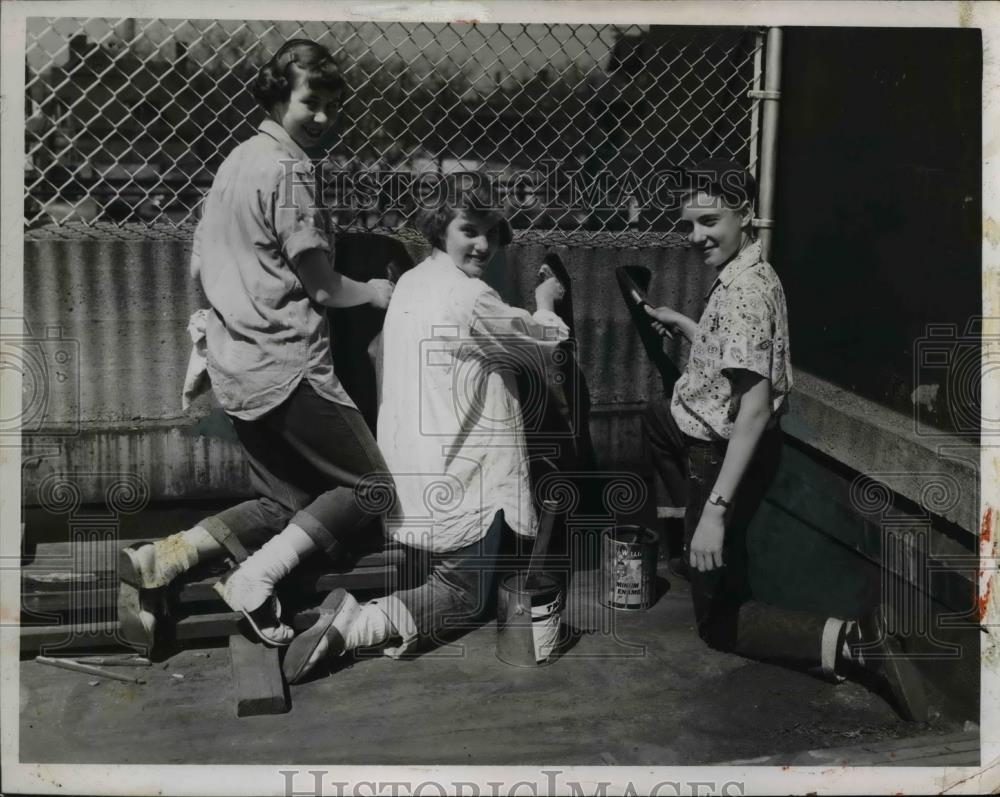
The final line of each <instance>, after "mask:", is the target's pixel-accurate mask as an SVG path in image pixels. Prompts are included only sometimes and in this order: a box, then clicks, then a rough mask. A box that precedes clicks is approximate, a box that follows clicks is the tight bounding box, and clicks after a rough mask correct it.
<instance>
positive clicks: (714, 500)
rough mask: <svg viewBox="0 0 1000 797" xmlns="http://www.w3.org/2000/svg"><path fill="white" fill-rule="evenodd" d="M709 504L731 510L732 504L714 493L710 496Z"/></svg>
mask: <svg viewBox="0 0 1000 797" xmlns="http://www.w3.org/2000/svg"><path fill="white" fill-rule="evenodd" d="M708 503H710V504H715V505H716V506H721V507H722V508H723V509H729V507H731V506H732V503H731V502H729V501H727V500H726V499H725V498H723V497H722V496H721V495H720V494H719V493H716V492H712V493H709V494H708Z"/></svg>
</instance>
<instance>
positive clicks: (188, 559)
mask: <svg viewBox="0 0 1000 797" xmlns="http://www.w3.org/2000/svg"><path fill="white" fill-rule="evenodd" d="M186 534H187V532H181V533H180V534H171V535H170V536H169V537H165V538H164V539H162V540H156V541H155V542H154V543H153V556H152V562H150V561H149V559H148V558H147V559H146V565H145V566H144V568H143V570H144V572H143V581H144V583H146V584H147V585H149V586H162V585H164V584H169V583H170V582H171V581H173V580H174V579H175V578H177V576H179V575H180V574H181V573H185V572H187V571H188V570H190V569H191V568H192V567H194V566H195V565H196V564H198V558H199V557H198V549H197V548H196V547H195V546H194V545H192V544H191V543H190V542H189V541H188V539H187V537H186V536H185V535H186ZM149 564H152V572H147V571H146V567H148V565H149Z"/></svg>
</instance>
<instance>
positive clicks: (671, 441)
mask: <svg viewBox="0 0 1000 797" xmlns="http://www.w3.org/2000/svg"><path fill="white" fill-rule="evenodd" d="M642 432H643V439H644V440H645V441H646V446H647V447H648V454H649V459H650V460H651V461H652V463H653V468H654V469H655V470H656V473H657V475H658V476H659V477H660V481H661V482H662V483H663V487H664V488H665V489H666V492H667V496H668V497H669V499H670V504H671V506H675V507H681V506H686V505H687V496H688V484H687V480H688V467H687V466H688V462H687V439H686V438H685V437H684V434H683V433H682V432H681V430H680V429H678V428H677V422H676V421H675V420H674V416H673V415H672V414H671V412H670V401H669V400H665V401H664V400H661V401H651V402H650V403H649V404H648V406H647V407H646V409H645V411H644V412H643V413H642Z"/></svg>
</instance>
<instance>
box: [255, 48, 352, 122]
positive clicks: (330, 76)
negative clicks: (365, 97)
mask: <svg viewBox="0 0 1000 797" xmlns="http://www.w3.org/2000/svg"><path fill="white" fill-rule="evenodd" d="M296 71H297V72H298V73H299V74H300V75H303V76H304V77H302V78H300V79H304V80H305V81H306V83H307V84H308V85H309V86H310V87H311V88H320V89H326V90H327V91H343V90H344V86H345V84H344V78H343V77H341V74H340V67H338V66H337V62H336V61H334V60H333V56H332V55H331V54H330V51H329V50H327V49H326V47H324V46H323V45H322V44H317V43H316V42H314V41H311V40H310V39H290V40H289V41H287V42H285V43H284V44H283V45H281V47H279V48H278V52H276V53H275V54H274V55H273V56H272V57H271V60H270V61H268V62H267V63H266V64H264V66H262V67H261V68H260V71H259V72H258V73H257V77H256V79H255V80H254V82H253V85H252V86H251V88H250V90H251V91H252V92H253V96H254V98H255V99H256V100H257V102H259V103H260V104H261V106H263V108H264V110H265V111H267V112H268V113H270V111H271V109H272V108H273V107H274V106H275V105H276V104H277V103H279V102H285V101H287V100H288V98H289V97H290V96H291V93H292V89H293V87H294V86H295V73H296Z"/></svg>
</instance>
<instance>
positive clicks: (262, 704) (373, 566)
mask: <svg viewBox="0 0 1000 797" xmlns="http://www.w3.org/2000/svg"><path fill="white" fill-rule="evenodd" d="M132 542H136V541H134V540H130V541H128V544H131V543H132ZM122 545H123V542H122V541H119V540H115V539H111V538H109V539H108V540H106V541H87V542H79V543H68V542H65V543H44V544H40V545H37V546H34V548H33V549H32V551H31V556H30V559H28V560H27V561H23V562H22V567H21V614H22V619H21V634H20V637H21V654H22V656H23V655H26V654H33V653H34V654H37V653H43V652H44V653H46V654H56V655H59V654H69V653H85V652H91V651H95V650H105V649H114V648H123V647H124V644H123V641H122V639H121V637H120V635H119V634H118V622H117V616H116V615H117V597H118V576H117V571H116V563H117V557H118V551H119V549H120V548H121V546H122ZM403 558H404V554H403V551H402V549H400V548H398V547H389V548H386V549H384V550H381V551H372V552H369V553H366V554H364V555H362V556H359V557H358V558H356V559H355V560H354V561H353V562H351V563H349V564H347V563H345V564H344V565H342V566H340V567H337V566H336V565H335V564H334V563H331V562H329V561H328V560H326V559H325V558H323V557H321V556H317V557H314V558H313V559H312V560H310V561H309V562H306V563H303V565H302V566H301V568H299V569H298V570H296V572H295V573H293V574H292V575H290V576H289V577H288V578H287V579H285V581H283V582H282V584H281V588H280V590H279V594H280V595H281V597H282V602H283V604H284V605H285V608H286V610H288V611H286V617H287V616H288V615H290V616H291V624H292V626H293V627H294V628H295V629H296V630H297V631H301V630H303V629H305V628H308V627H309V626H310V625H312V624H313V623H314V622H315V620H316V617H317V613H316V611H315V610H314V607H315V606H316V605H317V604H318V603H319V601H320V600H321V599H322V597H323V596H324V595H326V594H327V593H328V592H330V591H331V590H333V589H336V588H338V587H342V588H344V589H347V590H349V591H350V592H352V593H354V594H356V595H364V594H370V595H372V596H374V595H379V594H385V593H387V592H389V591H391V589H392V588H393V586H394V585H395V584H396V583H397V579H398V571H399V567H400V566H401V564H402V562H403ZM228 567H229V565H228V564H226V563H224V562H223V561H220V562H217V563H210V564H208V565H201V566H199V567H197V568H195V569H194V570H193V571H192V572H191V573H188V574H185V575H184V576H182V577H180V578H178V579H177V580H176V581H175V582H174V583H173V584H171V585H170V586H169V587H167V588H166V593H165V597H166V600H165V603H166V609H167V611H166V616H165V617H163V618H162V619H161V620H160V621H159V623H158V627H157V649H159V650H163V649H166V648H169V647H170V646H177V647H189V646H199V645H205V644H207V643H211V642H216V641H219V640H224V639H228V645H229V650H230V656H231V659H232V666H233V681H234V693H235V703H236V713H237V716H240V717H244V716H252V715H254V714H274V713H281V712H284V711H287V710H288V707H289V704H288V695H287V689H286V688H285V684H284V681H283V679H282V676H281V667H280V663H279V654H278V650H276V649H274V648H268V647H266V646H264V645H262V644H260V643H259V642H256V641H253V640H251V639H250V638H248V637H247V636H246V635H245V634H244V630H245V620H244V618H243V615H242V614H240V613H239V612H234V611H232V610H230V609H229V607H228V606H226V604H225V603H224V602H223V601H222V599H221V598H220V597H219V596H218V594H217V593H216V592H215V591H214V590H213V589H212V585H213V584H215V582H216V581H218V579H219V576H220V575H221V574H222V573H224V572H225V571H226V570H227V569H228Z"/></svg>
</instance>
